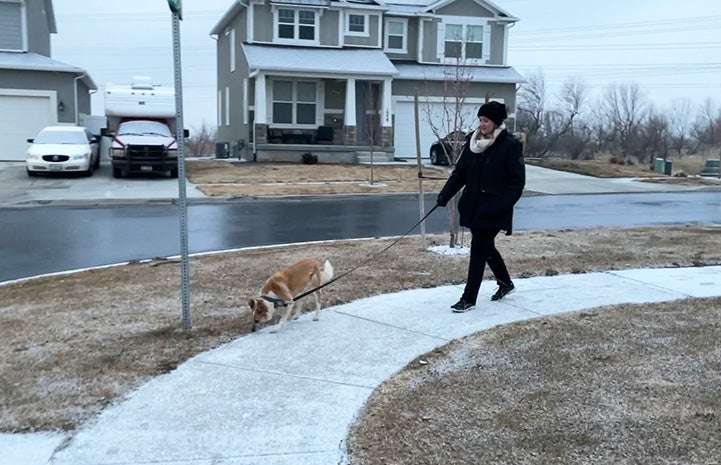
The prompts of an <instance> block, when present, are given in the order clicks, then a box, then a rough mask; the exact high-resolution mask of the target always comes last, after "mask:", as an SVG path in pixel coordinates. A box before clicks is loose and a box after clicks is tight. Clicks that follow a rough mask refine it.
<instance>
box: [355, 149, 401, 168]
mask: <svg viewBox="0 0 721 465" xmlns="http://www.w3.org/2000/svg"><path fill="white" fill-rule="evenodd" d="M355 161H356V163H358V164H361V165H362V164H366V165H367V164H369V163H370V162H371V153H370V152H368V151H362V152H356V153H355ZM392 161H393V154H392V153H388V152H373V163H389V162H392Z"/></svg>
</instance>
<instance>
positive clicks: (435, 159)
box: [431, 147, 443, 165]
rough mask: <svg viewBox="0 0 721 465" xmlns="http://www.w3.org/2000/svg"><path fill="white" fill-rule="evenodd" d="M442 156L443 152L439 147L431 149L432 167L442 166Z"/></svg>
mask: <svg viewBox="0 0 721 465" xmlns="http://www.w3.org/2000/svg"><path fill="white" fill-rule="evenodd" d="M442 156H443V154H442V153H441V150H440V149H439V148H438V147H433V148H432V149H431V165H440V164H441V160H442V158H441V157H442Z"/></svg>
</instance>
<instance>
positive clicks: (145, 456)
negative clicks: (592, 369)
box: [0, 266, 721, 465]
mask: <svg viewBox="0 0 721 465" xmlns="http://www.w3.org/2000/svg"><path fill="white" fill-rule="evenodd" d="M719 282H721V266H710V267H702V268H666V269H634V270H624V271H610V272H604V273H589V274H573V275H561V276H554V277H535V278H528V279H517V280H515V283H516V287H517V292H515V293H513V294H511V295H510V296H508V297H507V298H506V299H504V300H503V301H500V302H490V300H489V296H490V294H491V293H492V292H493V290H494V287H495V286H493V285H492V283H490V282H484V285H483V286H482V295H481V296H480V297H479V304H478V306H477V307H476V308H475V309H474V310H472V311H470V312H468V313H465V314H453V313H451V312H450V310H449V305H450V304H451V303H453V302H455V300H456V299H457V298H458V296H459V295H460V293H461V290H462V286H461V285H458V286H444V287H439V288H434V289H419V290H411V291H405V292H401V293H397V294H390V295H381V296H376V297H371V298H367V299H363V300H360V301H358V302H354V303H351V304H346V305H340V306H336V307H331V308H328V309H325V310H324V311H323V312H322V314H321V318H320V321H319V322H313V321H311V318H312V315H309V314H306V315H303V316H302V317H301V318H300V319H299V320H298V321H294V322H289V323H288V324H287V325H286V326H285V327H284V329H283V331H282V332H280V333H278V334H270V333H269V332H268V329H264V330H263V331H261V332H258V333H254V334H251V335H248V336H246V337H242V338H240V339H238V340H236V341H234V342H232V343H229V344H226V345H224V346H222V347H219V348H218V349H215V350H213V351H210V352H207V353H203V354H200V355H198V356H196V357H194V358H193V359H191V360H189V361H187V362H186V363H183V364H182V365H180V366H179V367H178V368H177V369H176V370H175V371H173V372H171V373H169V374H167V375H163V376H160V377H158V378H155V379H153V380H151V381H150V382H148V383H146V384H145V385H143V386H141V387H140V388H139V389H138V390H137V391H136V392H134V393H132V394H131V395H130V396H129V397H128V398H127V399H126V400H124V401H122V402H120V403H119V404H117V405H115V406H112V407H110V408H108V409H106V410H105V411H103V412H102V414H100V416H99V417H98V418H97V419H96V420H94V421H91V422H89V423H88V424H86V425H85V426H83V427H82V428H81V429H80V430H79V431H78V432H77V434H76V435H75V436H74V437H72V438H69V442H68V443H67V445H66V447H64V448H61V449H60V450H57V451H56V452H54V453H53V452H52V451H51V449H52V447H55V446H60V444H61V443H62V442H63V441H64V440H65V439H66V438H64V437H63V436H60V435H55V436H47V435H45V436H38V437H26V436H22V435H15V436H4V437H3V436H0V450H3V451H4V453H3V454H1V455H0V464H3V465H4V464H6V463H7V464H10V463H12V464H13V465H41V464H45V463H50V464H52V465H77V464H84V465H105V464H108V465H109V464H137V465H140V464H147V463H154V464H163V465H180V464H181V463H182V464H187V463H193V464H196V465H210V464H233V465H250V464H255V465H265V464H267V465H270V464H274V465H291V464H293V465H311V464H313V465H315V464H317V465H329V464H337V463H343V462H344V441H345V437H346V433H347V431H348V428H349V426H350V424H351V422H352V421H353V419H354V416H355V415H356V414H357V412H358V411H359V409H360V408H361V406H362V405H363V403H364V402H365V401H366V399H367V398H368V397H369V396H370V394H371V393H372V391H373V390H374V388H375V387H376V386H378V385H379V384H380V383H382V382H383V381H384V380H385V379H387V378H389V377H391V376H392V375H393V374H394V373H396V372H398V371H399V370H400V369H402V368H403V367H404V366H405V365H406V364H407V363H408V362H410V361H411V360H412V359H414V358H415V357H417V356H418V355H421V354H423V353H426V352H428V351H430V350H432V349H433V348H435V347H438V346H441V345H444V344H446V343H447V342H449V341H451V340H453V339H457V338H460V337H463V336H466V335H468V334H472V333H475V332H477V331H482V330H484V329H488V328H490V327H493V326H496V325H500V324H504V323H509V322H512V321H518V320H524V319H529V318H537V317H541V316H544V315H550V314H556V313H562V312H569V311H578V310H582V309H586V308H591V307H596V306H599V305H615V304H621V303H642V302H661V301H670V300H676V299H682V298H687V297H713V296H719V295H721V286H719V285H718V283H719ZM568 289H573V290H574V292H573V293H569V292H568ZM12 441H16V442H15V443H13V442H12ZM21 441H25V444H24V445H23V444H21ZM28 443H30V444H34V445H35V447H34V449H33V452H34V453H35V457H34V458H33V459H34V461H30V460H23V459H22V455H20V454H16V455H15V456H13V450H15V451H20V449H21V448H22V447H24V446H27V444H28ZM8 450H9V451H10V453H9V455H8V453H6V452H5V451H8ZM20 452H22V451H20ZM43 454H44V457H41V455H43ZM3 456H4V457H3ZM7 457H11V458H12V461H7V460H8V458H7Z"/></svg>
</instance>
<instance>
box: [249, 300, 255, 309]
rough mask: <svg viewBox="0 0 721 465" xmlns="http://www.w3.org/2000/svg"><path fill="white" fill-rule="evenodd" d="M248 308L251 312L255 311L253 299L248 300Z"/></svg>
mask: <svg viewBox="0 0 721 465" xmlns="http://www.w3.org/2000/svg"><path fill="white" fill-rule="evenodd" d="M248 306H249V307H250V309H251V310H255V299H248Z"/></svg>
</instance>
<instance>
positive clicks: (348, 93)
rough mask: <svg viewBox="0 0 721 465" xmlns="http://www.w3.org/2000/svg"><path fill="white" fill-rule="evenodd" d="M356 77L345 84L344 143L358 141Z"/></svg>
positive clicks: (352, 143) (350, 143)
mask: <svg viewBox="0 0 721 465" xmlns="http://www.w3.org/2000/svg"><path fill="white" fill-rule="evenodd" d="M355 111H356V110H355V79H353V78H350V79H348V81H346V85H345V115H344V116H343V143H344V144H347V145H354V144H355V143H356V119H355Z"/></svg>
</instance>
